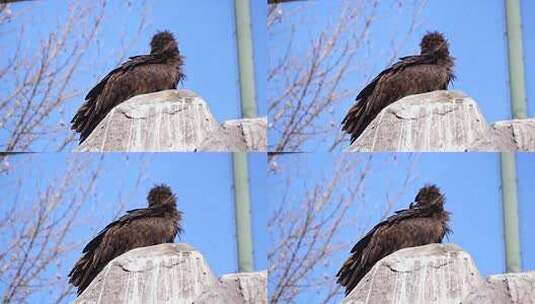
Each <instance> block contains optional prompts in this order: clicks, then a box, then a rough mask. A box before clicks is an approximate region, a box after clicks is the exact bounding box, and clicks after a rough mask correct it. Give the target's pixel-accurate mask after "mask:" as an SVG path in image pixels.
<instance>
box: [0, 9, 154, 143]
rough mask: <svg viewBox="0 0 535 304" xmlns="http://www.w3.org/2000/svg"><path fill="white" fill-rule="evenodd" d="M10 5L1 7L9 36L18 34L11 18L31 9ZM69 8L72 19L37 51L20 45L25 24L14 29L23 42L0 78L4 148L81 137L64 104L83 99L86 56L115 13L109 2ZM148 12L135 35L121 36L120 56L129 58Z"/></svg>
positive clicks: (2, 26) (0, 23)
mask: <svg viewBox="0 0 535 304" xmlns="http://www.w3.org/2000/svg"><path fill="white" fill-rule="evenodd" d="M10 5H11V4H1V5H0V32H5V33H6V34H5V35H10V34H8V33H9V32H13V31H12V27H13V26H12V24H11V21H12V20H15V18H20V17H21V16H23V15H24V14H25V13H27V12H20V13H19V15H15V14H13V11H12V10H11V7H10ZM14 5H16V4H14ZM68 9H69V14H68V16H67V19H66V20H64V21H63V22H62V23H61V24H60V25H58V28H57V29H56V30H55V31H53V32H51V33H49V34H48V35H47V37H46V38H45V39H43V40H42V41H40V44H39V47H37V48H36V49H32V50H24V49H23V48H21V45H20V43H21V42H22V41H25V40H26V39H25V38H26V30H25V26H26V25H25V24H21V25H20V27H19V28H18V29H17V30H16V31H15V32H14V34H15V35H17V41H18V42H17V43H18V45H17V47H16V48H15V49H14V51H13V52H12V54H10V55H9V56H8V59H7V60H6V61H5V63H3V66H0V80H1V81H2V82H3V83H4V88H3V90H1V92H0V130H1V132H0V144H1V145H2V148H1V150H2V151H6V152H11V151H29V150H32V148H33V149H36V148H35V146H36V144H37V143H39V145H40V147H39V148H37V149H39V150H44V151H50V150H53V151H62V150H64V149H66V148H67V147H68V146H69V145H72V144H73V143H74V142H75V141H76V136H75V134H74V133H73V132H71V130H70V124H69V123H68V122H69V121H70V117H71V116H72V113H65V112H64V108H65V106H66V105H68V104H69V103H71V102H73V101H80V100H81V99H82V96H83V92H82V90H83V89H85V85H83V84H79V83H77V82H76V80H75V79H76V77H75V76H76V75H77V74H78V73H80V71H81V69H82V68H84V67H87V66H86V64H88V65H90V63H87V62H85V61H83V60H82V58H85V56H86V53H87V52H88V50H90V49H93V48H94V45H97V46H98V44H96V43H95V42H96V41H98V39H97V38H98V34H99V32H100V29H101V28H102V26H103V23H104V22H105V18H106V17H107V16H110V15H112V14H110V12H109V5H108V0H98V1H95V2H92V1H71V2H70V4H69V6H68ZM30 10H31V9H30ZM145 14H146V12H142V13H141V17H140V21H139V26H138V27H137V33H136V34H135V35H134V38H133V39H132V40H131V41H129V42H127V41H126V39H123V40H122V49H121V50H119V56H118V57H119V58H118V59H123V58H124V57H125V54H126V50H127V49H128V48H129V47H131V46H132V43H133V42H135V41H136V39H137V38H138V37H139V36H140V34H141V32H142V30H143V29H144V28H145V26H146V20H145ZM10 30H11V31H10ZM11 35H13V33H11ZM128 40H130V39H128ZM107 60H108V61H109V57H107ZM118 61H119V60H118ZM118 61H117V62H118Z"/></svg>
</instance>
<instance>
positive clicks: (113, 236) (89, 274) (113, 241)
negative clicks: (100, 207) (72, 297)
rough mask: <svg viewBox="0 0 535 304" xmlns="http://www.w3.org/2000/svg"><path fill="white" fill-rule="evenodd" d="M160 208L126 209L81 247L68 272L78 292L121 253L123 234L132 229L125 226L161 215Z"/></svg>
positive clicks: (124, 240) (124, 242)
mask: <svg viewBox="0 0 535 304" xmlns="http://www.w3.org/2000/svg"><path fill="white" fill-rule="evenodd" d="M162 214H163V211H162V210H161V209H160V208H140V209H134V210H130V211H127V214H126V215H124V216H122V217H121V218H119V219H118V220H116V221H113V222H111V223H110V224H109V225H107V226H106V227H105V228H104V229H102V230H101V231H100V232H99V233H98V234H97V236H96V237H95V238H93V239H92V240H91V241H90V242H89V243H88V244H87V245H86V246H85V247H84V249H83V253H84V255H83V256H82V258H80V260H79V261H78V262H77V263H76V264H75V265H74V267H73V269H72V270H71V272H70V273H69V277H70V280H69V281H70V282H71V283H72V284H73V285H74V286H77V287H79V289H78V292H79V293H80V292H81V291H83V290H84V289H85V287H87V286H88V285H89V283H91V280H92V279H93V278H94V276H96V275H97V274H98V272H99V271H100V270H101V268H102V267H103V266H104V265H103V263H104V262H106V263H107V262H109V261H110V260H111V259H113V258H114V257H116V256H117V255H119V254H121V253H123V251H124V247H125V246H128V245H129V244H127V240H126V238H125V237H124V236H125V234H129V233H131V230H132V229H129V228H128V227H127V226H129V225H131V223H137V221H136V220H139V219H145V218H151V217H157V216H161V215H162Z"/></svg>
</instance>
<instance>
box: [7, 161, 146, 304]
mask: <svg viewBox="0 0 535 304" xmlns="http://www.w3.org/2000/svg"><path fill="white" fill-rule="evenodd" d="M57 155H58V158H57V160H56V161H58V163H59V162H60V160H64V162H65V167H63V166H60V168H58V169H57V173H55V174H51V173H50V172H47V174H45V175H44V174H43V172H45V171H46V170H45V169H44V168H41V164H42V160H43V158H42V155H41V154H33V155H30V154H23V155H16V156H10V157H9V158H5V159H4V161H5V162H9V166H8V168H9V170H5V171H4V172H3V173H2V179H1V182H2V186H3V189H4V191H5V193H9V195H3V198H2V200H1V207H0V209H1V211H2V212H1V213H0V235H1V236H2V237H1V241H0V292H1V295H2V302H3V303H25V302H29V301H31V300H32V299H33V300H35V299H38V298H41V297H43V296H46V297H47V300H46V302H47V303H66V302H68V301H69V300H70V299H72V295H73V294H74V293H75V290H74V289H73V288H72V286H71V285H69V284H68V278H67V273H68V271H69V269H70V267H71V266H72V265H68V264H66V261H70V260H71V259H72V257H73V256H76V257H77V256H78V255H79V254H80V248H82V247H83V245H84V244H83V242H84V241H87V236H85V237H82V238H81V237H80V234H79V230H78V229H80V228H84V227H88V226H89V227H91V229H92V230H93V228H94V230H95V231H94V232H93V233H96V232H97V231H96V229H97V227H99V226H101V227H102V225H103V224H105V222H106V221H104V220H108V221H109V218H110V214H115V215H114V216H113V217H117V216H118V215H119V214H121V213H123V211H124V209H125V201H127V200H132V197H133V194H134V192H133V191H134V190H133V189H137V188H138V186H139V184H140V183H141V182H142V180H144V179H145V172H146V170H145V166H146V161H148V160H146V159H140V158H136V159H135V160H134V161H131V164H129V165H128V166H129V167H130V168H135V170H136V171H134V172H137V173H135V174H136V179H135V185H134V187H132V188H131V189H130V190H128V191H127V190H125V189H126V187H124V186H125V185H124V184H123V183H119V185H118V186H117V187H116V190H117V195H118V198H117V200H115V199H114V200H113V201H114V202H117V203H109V200H110V198H109V197H106V198H105V199H106V200H107V202H106V204H103V205H102V204H99V206H95V205H94V204H91V203H94V202H96V201H97V202H98V200H99V197H98V192H97V191H96V190H97V187H98V186H97V182H98V180H99V178H100V177H102V174H103V171H102V170H101V169H102V168H103V167H104V166H105V162H106V161H107V160H106V155H104V154H57ZM124 161H125V162H128V161H130V160H129V157H127V156H125V157H124ZM107 166H109V164H108V165H107ZM43 176H47V177H50V176H54V178H43ZM30 189H31V190H30ZM82 209H83V210H85V211H84V212H81V210H82ZM88 210H91V212H87V211H88ZM101 222H102V223H101ZM95 223H101V225H98V224H97V225H95Z"/></svg>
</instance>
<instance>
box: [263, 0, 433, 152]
mask: <svg viewBox="0 0 535 304" xmlns="http://www.w3.org/2000/svg"><path fill="white" fill-rule="evenodd" d="M341 2H342V5H340V7H339V8H338V9H337V10H336V12H337V15H336V16H333V17H334V18H333V19H332V20H330V22H329V25H328V26H326V27H324V28H322V29H321V30H317V32H314V33H313V34H312V38H311V39H310V41H309V42H307V43H306V44H305V45H304V43H303V39H304V38H302V37H299V35H300V33H303V32H304V31H302V30H301V31H300V30H299V29H302V28H306V29H309V28H314V22H315V19H314V17H313V16H312V17H311V16H308V11H309V10H308V9H307V8H310V7H311V6H314V5H316V4H317V2H316V1H306V2H303V3H302V4H301V5H298V6H292V9H289V8H288V6H286V5H285V4H272V5H270V7H269V11H268V31H269V48H270V70H269V74H268V88H269V90H268V91H269V92H270V93H269V95H268V111H269V119H270V122H269V131H270V151H313V150H318V149H317V148H311V147H321V148H320V149H319V150H321V151H333V150H336V149H337V148H339V146H340V144H341V143H347V142H348V138H346V136H345V135H344V134H342V133H341V132H340V121H341V117H337V116H340V114H337V111H336V109H338V107H339V106H340V105H342V104H343V103H344V102H347V101H348V100H354V98H355V94H356V92H355V91H356V90H357V88H358V87H359V84H358V83H352V84H350V85H351V87H350V88H349V87H348V84H347V82H346V83H345V84H344V81H345V80H347V79H348V77H351V76H353V77H354V75H353V74H355V73H358V74H359V75H366V76H367V77H372V76H373V75H370V73H369V72H365V71H367V70H369V69H370V66H372V67H373V63H372V61H379V62H384V58H385V57H386V58H390V59H389V61H392V60H393V59H394V58H396V57H397V54H398V52H399V49H400V47H401V46H402V45H403V43H404V41H405V40H406V39H407V37H409V36H410V35H411V34H412V33H413V32H414V30H415V28H416V27H417V20H418V19H419V15H420V12H421V10H422V9H423V7H424V6H425V4H426V2H427V1H426V0H392V1H386V2H385V1H381V6H382V7H389V8H390V7H391V9H390V10H389V11H390V12H391V13H392V16H388V17H387V18H395V14H397V13H400V11H402V10H411V11H412V12H413V13H412V19H411V21H410V24H409V26H408V28H407V29H406V32H405V33H399V32H398V33H397V35H396V36H397V37H398V38H396V39H394V40H393V41H392V46H391V50H389V51H390V53H391V54H385V53H380V54H376V55H377V57H374V56H372V57H371V58H365V57H364V56H361V53H364V50H363V49H365V46H366V45H369V44H370V43H371V42H373V37H371V36H370V35H369V32H370V30H371V29H372V27H373V26H374V25H375V24H378V26H380V25H379V23H377V22H378V21H377V20H378V19H379V18H378V17H382V18H385V16H378V14H379V12H378V6H379V1H378V0H372V1H368V0H347V1H346V0H341ZM293 7H296V8H293ZM305 41H306V40H305ZM381 58H382V59H381ZM363 80H365V79H363ZM338 110H339V109H338Z"/></svg>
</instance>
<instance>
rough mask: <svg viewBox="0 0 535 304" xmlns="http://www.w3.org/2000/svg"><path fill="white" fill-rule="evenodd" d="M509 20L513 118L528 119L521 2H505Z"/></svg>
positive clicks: (508, 42)
mask: <svg viewBox="0 0 535 304" xmlns="http://www.w3.org/2000/svg"><path fill="white" fill-rule="evenodd" d="M505 11H506V18H507V46H508V47H507V51H508V52H507V55H508V59H509V85H510V87H511V89H510V92H511V93H510V94H511V111H512V113H513V118H515V119H522V118H527V117H528V111H527V105H526V89H525V83H526V82H525V79H524V54H523V51H522V17H521V15H520V0H505Z"/></svg>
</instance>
